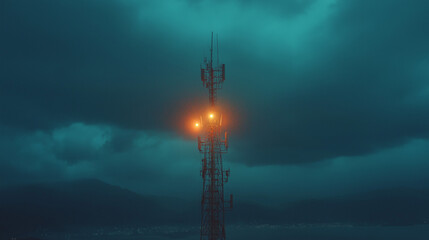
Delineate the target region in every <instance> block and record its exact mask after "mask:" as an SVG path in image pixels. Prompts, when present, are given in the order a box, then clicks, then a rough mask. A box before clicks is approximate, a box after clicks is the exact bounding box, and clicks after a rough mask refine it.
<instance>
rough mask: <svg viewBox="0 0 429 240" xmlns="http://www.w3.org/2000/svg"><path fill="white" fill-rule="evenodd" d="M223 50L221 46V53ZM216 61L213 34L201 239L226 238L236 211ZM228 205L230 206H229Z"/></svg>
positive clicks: (221, 70) (220, 67)
mask: <svg viewBox="0 0 429 240" xmlns="http://www.w3.org/2000/svg"><path fill="white" fill-rule="evenodd" d="M218 49H219V48H218V47H217V50H218ZM216 60H217V63H216V64H215V65H214V62H213V33H212V37H211V48H210V59H204V63H203V65H202V66H201V81H202V82H203V85H204V87H206V88H207V89H208V90H209V103H210V110H209V113H208V114H207V116H202V117H201V120H200V121H201V126H202V134H201V135H200V136H199V137H198V149H199V151H200V152H201V153H202V155H203V158H202V167H201V176H202V178H203V192H202V197H201V232H200V239H201V240H220V239H225V238H226V237H225V210H227V209H231V208H232V195H230V199H229V200H228V201H226V200H225V196H224V183H226V182H228V178H229V175H230V171H229V169H228V170H224V169H223V161H222V154H223V153H226V152H227V149H228V135H227V132H226V131H223V130H222V114H221V113H220V112H219V110H218V109H217V107H216V101H217V90H218V89H221V88H222V83H223V82H224V81H225V64H219V54H217V55H216ZM226 203H227V205H228V206H227V205H226Z"/></svg>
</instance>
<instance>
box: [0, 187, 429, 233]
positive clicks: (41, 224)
mask: <svg viewBox="0 0 429 240" xmlns="http://www.w3.org/2000/svg"><path fill="white" fill-rule="evenodd" d="M0 196H1V198H0V232H2V233H6V232H10V231H15V232H21V231H22V232H25V231H36V230H40V229H47V230H56V231H58V230H67V229H70V228H79V227H82V228H91V227H103V226H106V227H108V226H122V227H124V226H142V225H143V226H160V225H189V226H190V225H198V224H199V221H200V205H199V201H198V200H196V201H187V200H183V199H178V198H170V197H161V196H145V195H140V194H137V193H135V192H132V191H129V190H127V189H124V188H121V187H118V186H114V185H110V184H107V183H104V182H102V181H99V180H95V179H86V180H78V181H71V182H55V183H46V184H32V185H21V186H15V187H7V188H3V189H1V190H0ZM428 203H429V191H428V190H417V189H407V188H403V189H399V188H397V189H384V190H380V191H373V192H367V193H365V194H360V195H353V196H344V197H341V198H331V199H308V200H302V201H297V202H293V203H285V204H284V205H282V206H276V207H274V206H270V207H267V206H264V205H260V204H256V203H250V202H240V201H239V202H236V203H235V204H234V207H235V208H234V209H233V210H232V211H228V212H227V223H228V224H350V225H367V226H368V225H371V226H372V225H377V226H380V225H382V226H387V225H389V226H392V225H395V226H398V225H414V224H425V223H428V222H429V204H428Z"/></svg>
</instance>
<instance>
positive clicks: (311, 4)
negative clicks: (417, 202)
mask: <svg viewBox="0 0 429 240" xmlns="http://www.w3.org/2000/svg"><path fill="white" fill-rule="evenodd" d="M428 7H429V3H428V2H427V1H423V0H415V1H409V2H407V3H405V2H404V1H400V0H392V1H369V0H368V1H366V0H363V1H362V0H351V1H338V0H337V1H335V0H289V1H274V0H273V1H259V0H253V1H244V0H232V1H227V0H222V1H212V0H188V1H179V0H165V1H125V0H122V1H120V0H112V1H100V0H91V1H83V0H77V1H71V0H70V1H53V0H40V1H30V0H15V1H12V0H6V1H2V3H0V14H1V18H0V35H1V36H2V37H1V38H0V46H1V54H0V62H1V64H0V66H1V67H0V76H1V77H0V130H1V133H2V134H1V135H0V184H1V185H3V186H5V185H14V184H22V183H34V182H45V181H61V180H71V179H80V178H97V179H101V180H104V181H106V182H109V183H112V184H116V185H120V186H123V187H126V188H129V189H132V190H135V191H137V192H140V193H145V194H154V195H163V196H169V195H173V196H178V197H183V198H191V199H194V198H198V196H199V194H200V190H201V177H200V175H199V168H200V158H201V156H200V155H199V153H198V150H197V143H196V139H194V138H193V137H192V136H191V135H190V134H188V133H186V131H184V129H185V127H184V125H185V124H188V123H187V122H186V120H187V119H188V118H189V116H190V115H195V114H196V115H198V114H199V111H202V110H203V109H204V107H205V106H207V105H208V99H207V98H208V97H207V93H206V90H205V89H204V88H203V87H202V86H201V83H200V80H199V74H200V72H199V71H200V70H199V67H200V63H201V62H202V60H203V58H204V57H205V56H207V55H208V53H209V47H210V46H209V44H210V34H211V32H215V33H218V34H219V41H220V43H219V45H220V58H221V62H223V63H225V64H226V71H227V72H226V78H227V79H226V81H225V83H224V88H223V89H222V90H221V91H220V93H219V99H220V105H221V106H223V107H224V111H225V115H228V114H229V120H230V122H229V124H230V125H229V126H226V127H227V128H228V130H229V131H230V149H229V150H230V152H229V153H228V154H226V155H225V164H226V166H227V167H230V168H231V178H230V180H231V182H230V183H229V184H228V186H227V191H231V192H234V193H235V195H236V196H237V198H246V199H253V200H254V201H257V202H264V203H273V204H275V203H278V202H282V201H293V200H297V199H304V198H318V197H326V196H340V195H345V194H354V193H358V192H364V191H369V190H374V189H380V188H394V187H417V188H427V187H429V186H428V183H429V181H428V180H429V179H428V178H429V175H428V174H427V173H428V172H429V124H428V123H429V45H428V44H427V43H428V42H429V28H428V27H427V26H429V17H428V15H427V9H429V8H428Z"/></svg>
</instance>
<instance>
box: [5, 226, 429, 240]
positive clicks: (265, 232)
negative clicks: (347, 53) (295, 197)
mask: <svg viewBox="0 0 429 240" xmlns="http://www.w3.org/2000/svg"><path fill="white" fill-rule="evenodd" d="M198 231H199V228H198V227H197V226H195V227H174V226H171V227H142V228H122V229H121V228H113V229H96V230H86V231H80V232H74V233H70V232H61V233H49V232H44V233H41V232H39V233H33V234H27V235H21V236H16V237H17V238H16V239H17V240H19V239H41V240H63V239H66V240H74V239H76V240H151V239H153V240H191V239H192V240H196V239H199V232H198ZM227 238H228V239H232V240H241V239H243V240H253V239H254V240H260V239H266V240H271V239H272V240H279V239H293V240H325V239H326V240H358V239H359V240H361V239H362V240H381V239H389V240H408V239H409V240H428V239H429V225H418V226H402V227H361V226H359V227H356V226H344V225H341V226H340V225H306V226H304V225H301V226H299V225H298V226H280V225H256V226H240V225H235V226H229V227H228V228H227ZM8 239H11V238H10V237H8ZM12 239H13V238H12Z"/></svg>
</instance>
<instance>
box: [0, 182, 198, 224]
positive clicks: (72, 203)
mask: <svg viewBox="0 0 429 240" xmlns="http://www.w3.org/2000/svg"><path fill="white" fill-rule="evenodd" d="M0 196H1V197H0V231H1V230H11V229H16V230H26V231H27V230H34V229H43V228H48V229H52V228H54V229H63V228H64V227H74V226H77V227H78V226H85V227H95V226H126V225H132V224H140V225H141V224H144V225H161V224H171V223H175V224H176V223H188V222H190V220H191V219H193V218H197V219H198V216H199V215H198V210H199V207H195V210H194V215H195V216H193V217H192V214H189V213H187V214H184V213H185V212H184V211H185V210H189V209H190V208H191V209H192V206H190V205H189V203H188V202H186V201H183V200H180V199H174V198H167V197H156V196H142V195H139V194H137V193H134V192H131V191H129V190H127V189H123V188H120V187H117V186H113V185H109V184H106V183H104V182H101V181H99V180H93V179H90V180H79V181H73V182H58V183H51V184H37V185H27V186H19V187H13V188H11V187H9V188H6V189H2V190H0ZM177 205H178V207H177Z"/></svg>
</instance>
